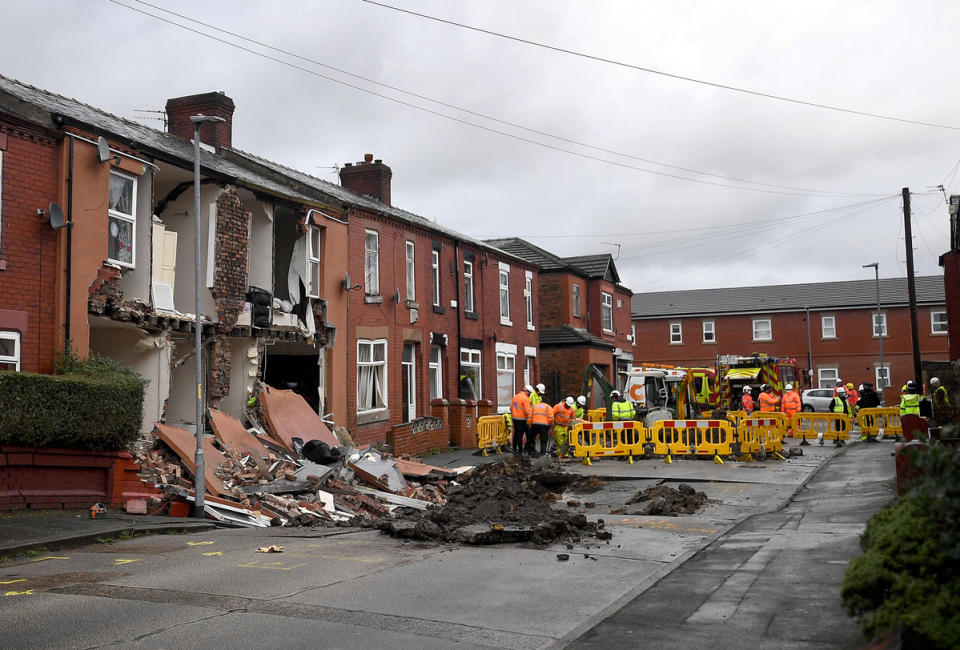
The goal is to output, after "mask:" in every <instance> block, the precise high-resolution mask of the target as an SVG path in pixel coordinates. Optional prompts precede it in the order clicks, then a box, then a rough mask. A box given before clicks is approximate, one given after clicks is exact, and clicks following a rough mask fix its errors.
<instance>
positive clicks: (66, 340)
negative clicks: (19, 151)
mask: <svg viewBox="0 0 960 650" xmlns="http://www.w3.org/2000/svg"><path fill="white" fill-rule="evenodd" d="M68 135H69V134H68ZM72 257H73V136H72V135H71V136H70V163H69V168H68V170H67V290H66V296H65V298H66V303H67V306H66V310H67V313H66V319H65V320H64V324H63V348H64V352H65V353H66V354H68V355H69V354H70V283H71V278H72V276H73V274H72V273H71V269H72Z"/></svg>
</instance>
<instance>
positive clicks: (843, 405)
mask: <svg viewBox="0 0 960 650" xmlns="http://www.w3.org/2000/svg"><path fill="white" fill-rule="evenodd" d="M830 410H831V411H833V412H834V413H846V414H847V415H850V405H849V404H847V400H845V399H843V398H842V397H834V398H833V401H832V402H830Z"/></svg>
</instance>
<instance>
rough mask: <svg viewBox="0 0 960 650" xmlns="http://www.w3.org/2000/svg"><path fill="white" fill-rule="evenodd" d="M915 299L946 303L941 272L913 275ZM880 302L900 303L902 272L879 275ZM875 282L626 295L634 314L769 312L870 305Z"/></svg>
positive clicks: (904, 290)
mask: <svg viewBox="0 0 960 650" xmlns="http://www.w3.org/2000/svg"><path fill="white" fill-rule="evenodd" d="M916 287H917V304H920V305H937V304H941V305H942V304H945V303H946V294H945V292H944V289H943V276H941V275H925V276H920V277H918V278H917V279H916ZM880 303H881V304H882V305H883V306H884V307H906V306H907V305H908V304H909V302H908V293H907V279H906V278H881V280H880ZM876 306H877V283H876V280H874V279H873V278H871V279H869V280H847V281H842V282H813V283H809V284H780V285H774V286H767V287H731V288H724V289H694V290H686V291H660V292H656V293H638V294H634V296H633V298H632V299H631V301H630V307H631V310H630V311H631V315H632V317H633V318H634V319H649V318H664V317H678V316H700V315H721V314H738V313H770V312H783V311H801V310H804V309H806V308H807V307H809V308H810V309H815V310H823V309H851V308H858V307H859V308H871V307H872V308H876Z"/></svg>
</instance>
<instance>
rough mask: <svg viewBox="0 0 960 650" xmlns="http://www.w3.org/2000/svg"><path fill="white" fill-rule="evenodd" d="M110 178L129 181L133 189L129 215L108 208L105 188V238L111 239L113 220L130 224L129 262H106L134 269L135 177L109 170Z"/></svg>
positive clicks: (135, 243)
mask: <svg viewBox="0 0 960 650" xmlns="http://www.w3.org/2000/svg"><path fill="white" fill-rule="evenodd" d="M110 176H111V177H112V176H117V177H118V178H123V179H125V180H128V181H130V183H131V184H132V186H133V189H132V190H131V193H130V209H131V210H132V212H131V214H126V213H125V212H120V211H119V210H114V209H113V208H111V207H110V196H109V194H110V189H109V185H108V188H107V215H108V217H107V230H108V233H107V237H108V238H111V237H113V234H112V233H110V232H109V230H110V224H111V222H112V220H113V219H117V220H119V221H125V222H127V223H129V224H130V247H131V250H130V261H129V262H122V261H120V260H116V259H113V258H112V257H107V261H108V262H111V263H112V264H118V265H120V266H123V267H125V268H129V269H132V268H135V267H136V265H137V177H136V176H133V175H132V174H124V173H122V172H119V171H117V170H115V169H111V170H110Z"/></svg>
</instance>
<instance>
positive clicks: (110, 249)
mask: <svg viewBox="0 0 960 650" xmlns="http://www.w3.org/2000/svg"><path fill="white" fill-rule="evenodd" d="M136 206H137V179H136V178H134V177H133V176H128V175H127V174H121V173H120V172H116V171H111V172H110V197H109V206H108V207H109V209H108V211H107V212H108V215H109V225H108V227H109V234H108V237H107V259H108V260H109V261H111V262H113V263H115V264H119V265H120V266H127V267H133V266H134V264H136V250H135V239H136V232H137V227H136V226H137V214H136Z"/></svg>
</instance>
